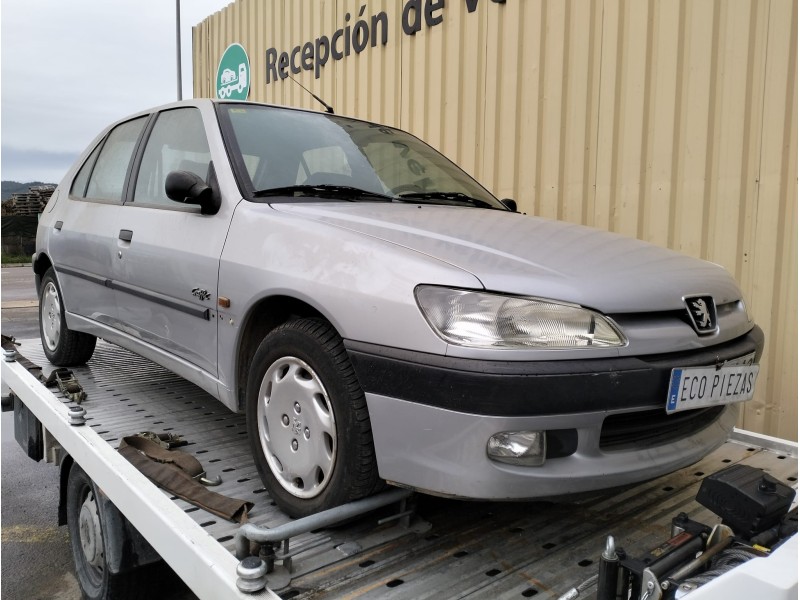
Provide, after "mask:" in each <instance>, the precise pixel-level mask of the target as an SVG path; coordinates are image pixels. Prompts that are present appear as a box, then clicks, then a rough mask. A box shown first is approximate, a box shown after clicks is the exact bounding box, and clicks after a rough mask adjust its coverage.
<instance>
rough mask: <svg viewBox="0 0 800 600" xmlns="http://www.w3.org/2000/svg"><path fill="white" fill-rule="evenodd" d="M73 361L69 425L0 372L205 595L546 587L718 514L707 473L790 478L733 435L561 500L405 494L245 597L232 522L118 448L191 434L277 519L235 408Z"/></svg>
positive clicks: (265, 515)
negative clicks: (406, 503)
mask: <svg viewBox="0 0 800 600" xmlns="http://www.w3.org/2000/svg"><path fill="white" fill-rule="evenodd" d="M19 351H20V353H22V354H23V355H24V356H26V357H27V358H28V359H30V360H31V361H33V362H34V363H36V364H38V365H41V366H42V367H43V368H44V371H45V372H48V371H49V370H51V369H52V368H53V367H52V366H50V365H49V364H48V363H47V362H46V360H45V358H44V356H43V353H42V351H41V347H40V344H39V341H38V340H23V341H22V342H21V346H20V348H19ZM73 371H74V373H75V376H76V377H77V379H78V380H79V381H80V383H81V384H82V386H83V388H84V390H85V391H86V393H87V398H86V400H85V401H84V402H83V403H82V407H83V408H84V409H85V410H86V426H82V427H74V426H71V425H70V424H69V421H70V418H69V407H70V406H72V405H71V404H68V403H65V402H63V401H62V399H60V398H59V395H58V394H55V395H54V394H53V393H51V392H50V391H49V390H47V389H46V388H44V387H43V386H42V385H41V384H39V383H38V382H37V381H36V380H35V379H34V378H33V377H32V376H31V375H30V374H29V373H27V372H26V371H25V370H24V369H23V368H22V367H21V365H19V364H18V363H14V362H4V363H3V371H2V375H3V380H4V382H5V383H6V384H7V385H9V387H10V388H11V389H12V390H13V391H14V393H15V394H16V396H17V397H18V398H20V399H21V401H22V402H23V403H24V404H25V405H26V406H27V407H28V409H29V410H30V411H31V412H32V413H33V414H34V415H35V416H36V417H37V419H38V420H39V421H41V422H42V424H43V426H44V428H45V429H46V430H47V431H48V432H49V436H47V439H48V440H49V442H50V445H51V446H52V445H53V443H54V442H55V443H56V444H57V445H58V446H61V447H62V448H63V449H64V450H65V451H66V452H68V453H69V454H70V455H71V456H72V457H73V458H74V460H75V461H76V462H77V463H78V464H80V465H81V466H82V467H83V469H84V470H85V471H86V472H87V474H89V476H90V477H91V478H92V479H93V480H94V481H95V483H96V484H97V485H98V486H99V487H100V488H101V489H102V490H103V492H104V493H105V494H106V495H107V496H108V497H109V498H110V499H111V501H112V502H114V504H115V505H116V506H117V508H119V510H120V511H121V512H122V513H123V514H124V515H125V516H126V517H127V519H128V520H129V521H130V522H131V523H132V524H133V525H134V526H135V527H136V528H137V529H138V530H139V531H140V533H141V534H142V535H143V536H144V537H145V538H146V539H147V540H148V541H149V542H150V543H151V545H152V546H153V548H154V549H155V550H156V551H157V552H158V553H159V554H160V555H161V556H162V557H163V558H164V560H166V561H167V562H168V563H169V564H170V566H171V567H172V568H173V569H174V570H175V571H176V572H177V573H178V575H179V576H180V577H181V578H182V579H184V581H186V583H187V584H188V585H189V586H190V587H191V588H192V590H193V592H194V593H195V594H197V595H198V597H200V598H209V599H212V598H213V599H219V598H262V597H272V598H275V597H282V598H287V599H288V598H312V597H313V598H324V597H330V598H345V597H359V598H387V597H396V598H476V599H477V598H509V599H511V598H515V599H518V598H530V597H537V598H557V597H559V596H560V595H561V594H562V593H563V592H564V591H566V590H567V589H569V588H572V587H574V586H576V585H577V584H579V583H580V582H582V581H584V580H586V579H587V578H589V577H590V576H591V575H592V574H593V573H595V572H596V570H597V561H598V559H599V555H600V552H601V551H602V549H603V546H604V543H605V540H606V536H608V535H613V536H614V537H615V538H616V541H617V545H618V547H619V546H622V547H624V548H625V549H627V550H628V551H629V552H633V553H642V552H645V551H647V550H649V549H650V548H653V547H656V546H658V545H659V544H660V543H662V542H663V540H665V539H667V538H669V537H670V525H671V520H672V518H673V517H674V516H675V515H676V514H678V513H680V512H685V513H687V514H688V515H689V517H690V518H691V519H693V520H696V521H700V522H702V523H707V524H712V525H713V524H715V523H718V522H719V518H718V517H716V516H715V515H713V514H712V513H711V512H710V511H708V510H707V509H705V508H703V507H702V506H700V505H699V504H697V503H696V502H695V501H694V498H695V495H696V493H697V490H698V487H699V484H700V482H701V481H702V479H703V478H704V477H705V476H707V475H710V474H712V473H714V472H716V471H718V470H720V469H722V468H724V467H726V466H729V465H731V464H747V465H750V466H753V467H758V468H761V469H764V470H765V471H767V472H768V473H769V474H770V475H772V476H773V477H775V478H776V479H778V480H780V481H782V482H785V483H787V484H788V485H796V481H797V445H796V444H794V443H791V442H785V441H783V440H777V439H774V438H768V437H765V436H759V435H755V434H749V433H747V432H741V431H736V432H735V434H734V436H733V438H732V439H731V440H730V441H728V442H727V443H725V444H724V445H723V446H722V447H721V448H719V449H718V450H717V451H715V452H714V453H712V454H711V455H709V456H708V457H706V458H705V459H703V460H702V461H700V462H698V463H696V464H695V465H692V466H691V467H688V468H685V469H681V470H680V471H677V472H675V473H672V474H670V475H666V476H663V477H660V478H658V479H655V480H652V481H649V482H646V483H642V484H639V485H636V486H633V487H629V488H626V489H623V490H617V491H610V492H605V493H602V494H594V495H592V496H588V497H584V498H582V499H572V500H571V501H569V502H559V503H551V502H513V503H511V502H509V503H502V502H465V501H458V500H450V499H444V498H435V497H431V496H424V495H415V496H413V498H412V499H411V501H410V506H411V507H412V508H413V509H414V514H413V515H412V516H411V519H410V521H409V520H408V519H402V518H398V516H397V514H396V513H397V512H398V510H401V509H398V508H397V507H386V508H384V509H381V510H379V511H377V512H376V513H375V514H370V515H366V516H364V517H362V518H359V519H357V520H355V521H351V522H349V523H348V524H346V525H342V526H337V527H332V528H327V529H323V530H317V531H314V532H311V533H307V534H304V535H300V536H298V537H297V538H292V539H291V541H290V543H289V551H290V554H293V556H292V568H293V573H292V576H291V581H286V580H285V579H283V578H280V577H272V576H270V575H268V576H267V585H268V587H270V588H273V589H274V590H275V592H277V595H276V594H275V592H272V591H269V590H266V591H262V592H258V593H256V594H245V593H243V592H241V591H239V590H238V589H237V587H236V567H237V565H238V563H239V561H238V560H237V559H236V558H235V556H234V552H235V536H236V533H237V531H238V529H239V525H238V524H234V523H229V522H227V521H225V520H223V519H221V518H219V517H216V516H214V515H211V514H210V513H208V512H206V511H204V510H203V509H199V508H197V507H195V506H192V505H191V504H189V503H188V502H186V501H184V500H181V499H178V498H175V497H173V496H171V495H170V494H168V493H167V492H164V491H163V490H160V489H158V488H156V486H155V485H153V484H152V483H150V482H149V481H148V480H147V479H146V478H145V477H144V476H143V475H141V473H139V472H138V471H136V470H135V469H134V468H133V467H132V466H131V465H130V464H129V463H127V461H125V459H123V458H122V457H121V456H120V455H119V454H118V453H117V452H116V448H117V446H118V445H119V443H120V441H121V439H122V438H123V437H125V436H129V435H133V434H135V433H137V432H141V431H154V432H157V433H162V432H172V433H177V434H180V435H182V436H183V437H184V438H185V439H186V440H187V441H188V443H189V445H188V446H186V447H184V448H182V450H184V451H187V452H190V453H192V454H193V455H194V456H195V457H196V458H197V459H199V460H200V462H201V463H202V464H203V465H204V466H205V467H206V469H207V471H208V474H209V476H210V477H212V478H213V477H214V476H217V475H218V476H221V477H222V479H223V482H222V484H221V485H220V486H219V487H218V488H215V491H218V492H220V493H222V494H224V495H227V496H232V497H236V498H240V499H243V500H249V501H251V502H253V504H254V508H253V509H252V510H251V511H250V514H249V522H250V523H253V524H255V525H258V526H266V527H270V528H273V527H277V526H279V525H282V524H285V523H288V522H290V521H291V519H290V518H289V517H287V516H286V515H284V514H283V513H282V512H281V511H280V510H279V509H278V508H277V507H275V505H274V503H273V502H272V501H271V500H270V498H269V496H268V494H267V493H266V492H265V490H264V489H263V487H262V485H261V482H260V479H259V476H258V473H257V471H256V468H255V465H254V463H253V461H252V458H251V456H250V452H249V449H248V444H247V439H246V437H247V435H246V423H245V419H244V416H243V415H237V414H234V413H231V412H230V411H229V410H228V409H227V408H225V407H224V406H223V405H222V404H221V403H220V402H218V401H217V400H215V399H214V398H212V397H211V396H209V395H208V394H206V393H205V392H203V391H202V390H200V389H199V388H197V387H196V386H194V385H193V384H191V383H189V382H187V381H185V380H183V379H181V378H180V377H178V376H176V375H174V374H172V373H171V372H169V371H167V370H166V369H163V368H162V367H160V366H157V365H155V364H154V363H152V362H150V361H148V360H146V359H144V358H141V357H139V356H137V355H135V354H132V353H130V352H128V351H126V350H123V349H121V348H118V347H116V346H113V345H111V344H107V343H105V342H102V341H101V342H99V343H98V346H97V350H96V351H95V354H94V357H93V358H92V359H91V360H90V361H89V363H88V364H87V365H86V366H84V367H80V368H76V369H73ZM50 454H51V456H49V457H48V458H53V456H52V453H50ZM400 516H402V515H400ZM379 519H382V523H381V524H379V523H378V520H379ZM585 597H593V596H592V595H591V594H589V595H587V596H585Z"/></svg>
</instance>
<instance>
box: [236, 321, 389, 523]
mask: <svg viewBox="0 0 800 600" xmlns="http://www.w3.org/2000/svg"><path fill="white" fill-rule="evenodd" d="M246 412H247V425H248V426H247V429H248V437H249V440H250V444H251V449H252V451H253V456H254V457H255V460H256V465H257V467H258V471H259V474H260V475H261V479H262V481H263V482H264V485H265V487H266V489H267V491H268V492H269V494H270V496H271V497H272V499H273V500H274V501H275V503H276V504H277V505H278V507H280V508H281V509H282V510H283V511H284V512H285V513H286V514H288V515H289V516H292V517H304V516H307V515H310V514H314V513H316V512H319V511H322V510H326V509H329V508H333V507H334V506H339V505H341V504H345V503H347V502H351V501H353V500H357V499H359V498H363V497H365V496H368V495H370V494H372V493H374V492H375V491H377V490H378V489H380V488H381V487H382V485H383V482H382V481H381V480H380V479H379V477H378V468H377V463H376V461H375V448H374V445H373V441H372V430H371V427H370V420H369V412H368V410H367V403H366V399H365V397H364V392H363V391H362V389H361V386H360V385H359V383H358V380H357V379H356V375H355V372H354V370H353V367H352V365H351V364H350V359H349V357H348V356H347V351H346V350H345V348H344V344H343V343H342V339H341V337H339V335H338V334H337V333H336V331H335V330H334V329H333V327H331V326H330V325H329V324H328V323H326V322H324V321H321V320H316V319H297V320H293V321H289V322H287V323H285V324H283V325H281V326H279V327H277V328H275V329H274V330H272V331H271V332H270V333H269V334H268V335H267V336H266V337H265V338H264V340H263V341H262V342H261V344H260V345H259V347H258V349H257V350H256V353H255V355H254V357H253V360H252V363H251V369H250V374H249V378H248V384H247V404H246Z"/></svg>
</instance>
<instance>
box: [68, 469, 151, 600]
mask: <svg viewBox="0 0 800 600" xmlns="http://www.w3.org/2000/svg"><path fill="white" fill-rule="evenodd" d="M67 527H68V529H69V542H70V546H71V547H72V558H73V560H74V561H75V574H76V576H77V578H78V584H79V585H80V587H81V592H82V593H83V597H84V598H86V599H87V600H111V599H119V600H134V599H137V598H144V597H145V594H144V592H145V590H144V586H143V585H142V584H141V583H139V581H140V580H141V578H139V577H137V576H139V572H137V571H136V570H133V571H129V572H127V573H111V572H110V571H109V570H108V569H107V568H106V562H105V541H104V538H103V534H104V531H103V529H104V527H105V523H104V520H103V516H102V510H100V508H99V500H98V498H97V488H96V487H95V485H94V483H93V482H92V480H91V479H89V476H88V475H87V474H86V473H85V472H84V470H83V469H81V468H80V467H79V466H78V465H77V464H73V465H72V468H71V469H70V471H69V478H68V479H67Z"/></svg>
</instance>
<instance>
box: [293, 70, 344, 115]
mask: <svg viewBox="0 0 800 600" xmlns="http://www.w3.org/2000/svg"><path fill="white" fill-rule="evenodd" d="M287 76H288V77H289V79H291V80H292V81H294V82H295V83H296V84H297V85H299V86H300V87H301V88H303V89H304V90H305V91H307V92H308V93H309V94H311V95H312V96H313V98H314V100H316V101H317V102H319V103H320V104H322V106H324V107H325V112H327V113H330V114H334V113H333V107H332V106H331V105H330V104H328V103H327V102H325V100H323V99H322V98H320V97H319V96H317V95H316V94H315V93H314V92H312V91H311V90H310V89H308V88H307V87H306V86H304V85H303V84H302V83H300V82H299V81H297V79H295V78H294V77H292V76H291V75H289V74H288V73H287Z"/></svg>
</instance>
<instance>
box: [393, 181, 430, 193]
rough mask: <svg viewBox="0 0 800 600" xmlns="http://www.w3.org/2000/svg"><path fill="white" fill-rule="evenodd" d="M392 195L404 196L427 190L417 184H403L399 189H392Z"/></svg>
mask: <svg viewBox="0 0 800 600" xmlns="http://www.w3.org/2000/svg"><path fill="white" fill-rule="evenodd" d="M389 191H390V192H391V193H392V194H402V193H403V192H424V191H425V188H423V187H422V186H419V185H417V184H416V183H401V184H400V185H398V186H397V187H393V188H390V189H389Z"/></svg>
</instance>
